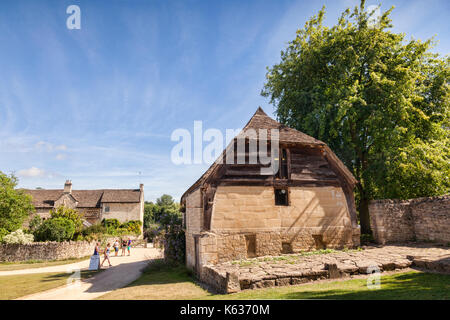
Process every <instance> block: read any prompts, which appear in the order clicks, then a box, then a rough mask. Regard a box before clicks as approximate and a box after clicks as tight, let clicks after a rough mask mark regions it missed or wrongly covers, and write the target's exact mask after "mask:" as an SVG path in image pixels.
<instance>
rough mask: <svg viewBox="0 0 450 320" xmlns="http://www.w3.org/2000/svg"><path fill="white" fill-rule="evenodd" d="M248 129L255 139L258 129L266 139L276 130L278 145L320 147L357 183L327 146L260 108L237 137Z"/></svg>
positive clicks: (215, 166) (205, 176) (209, 172)
mask: <svg viewBox="0 0 450 320" xmlns="http://www.w3.org/2000/svg"><path fill="white" fill-rule="evenodd" d="M249 129H254V130H255V131H256V134H257V138H259V133H260V132H259V129H268V130H267V139H270V137H271V129H278V131H279V143H280V144H294V145H306V146H308V145H309V146H320V147H322V148H323V149H324V150H325V151H326V152H327V153H328V154H329V155H330V158H331V159H332V160H333V161H334V162H335V163H336V165H337V167H338V168H339V170H340V171H341V172H342V174H343V175H344V176H345V178H346V179H348V181H349V182H350V183H351V184H352V185H354V184H356V183H357V180H356V179H355V177H353V175H352V173H351V172H350V171H349V170H348V168H347V167H346V166H345V165H344V164H343V163H342V161H341V160H340V159H339V158H338V157H337V156H336V155H335V154H334V152H333V151H332V150H331V149H330V148H329V147H328V146H327V144H326V143H325V142H323V141H320V140H318V139H315V138H313V137H311V136H309V135H307V134H306V133H303V132H301V131H298V130H295V129H292V128H289V127H287V126H285V125H283V124H281V123H279V122H278V121H276V120H274V119H272V118H271V117H269V116H268V115H267V114H266V113H265V112H264V110H263V109H262V108H261V107H258V109H257V110H256V112H255V113H254V115H253V116H252V117H251V119H250V120H249V121H248V123H247V124H246V125H245V127H244V128H243V129H242V131H241V132H240V133H239V134H238V135H237V137H239V136H241V135H243V134H245V133H246V132H248V130H249ZM233 144H234V140H232V141H231V142H230V144H229V145H228V146H227V148H226V149H225V150H224V151H223V152H222V155H221V156H219V159H220V158H221V157H223V156H224V155H225V152H226V150H227V149H228V148H230V147H233ZM219 166H220V165H219V164H218V162H217V160H216V161H215V162H214V163H213V164H212V165H211V166H210V167H209V168H208V170H206V171H205V173H203V175H202V176H201V177H200V178H199V179H198V180H197V181H196V182H195V183H194V184H193V185H192V186H191V187H189V189H188V190H186V192H185V193H184V194H183V195H182V196H181V202H183V199H184V198H185V196H186V195H188V194H189V193H191V192H192V191H194V190H196V189H197V188H198V187H199V186H201V185H202V184H203V183H205V182H206V180H207V179H208V178H209V177H210V176H211V175H212V174H213V172H214V171H215V170H217V169H218V168H219Z"/></svg>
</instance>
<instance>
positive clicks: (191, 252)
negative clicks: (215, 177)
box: [186, 189, 206, 269]
mask: <svg viewBox="0 0 450 320" xmlns="http://www.w3.org/2000/svg"><path fill="white" fill-rule="evenodd" d="M202 220H203V208H202V199H201V191H200V189H197V190H195V191H194V192H192V193H191V194H189V196H188V197H187V198H186V266H187V267H188V268H191V269H194V268H195V237H197V236H199V235H200V231H201V228H202ZM205 245H206V244H205Z"/></svg>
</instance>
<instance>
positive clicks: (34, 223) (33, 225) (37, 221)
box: [30, 215, 42, 233]
mask: <svg viewBox="0 0 450 320" xmlns="http://www.w3.org/2000/svg"><path fill="white" fill-rule="evenodd" d="M41 224H42V218H41V217H40V216H39V215H35V216H34V217H33V219H31V221H30V231H31V233H33V232H35V231H36V230H37V229H39V226H40V225H41Z"/></svg>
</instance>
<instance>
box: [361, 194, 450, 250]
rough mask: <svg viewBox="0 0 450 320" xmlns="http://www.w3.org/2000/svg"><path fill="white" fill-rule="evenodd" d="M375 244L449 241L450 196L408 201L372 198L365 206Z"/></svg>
mask: <svg viewBox="0 0 450 320" xmlns="http://www.w3.org/2000/svg"><path fill="white" fill-rule="evenodd" d="M369 211H370V220H371V227H372V231H373V235H374V238H375V240H376V241H377V242H378V243H381V244H384V243H390V242H391V243H392V242H405V241H413V240H417V241H436V242H441V243H450V195H445V196H441V197H431V198H418V199H411V200H375V201H371V203H370V205H369Z"/></svg>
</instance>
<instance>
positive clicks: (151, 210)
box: [144, 194, 180, 228]
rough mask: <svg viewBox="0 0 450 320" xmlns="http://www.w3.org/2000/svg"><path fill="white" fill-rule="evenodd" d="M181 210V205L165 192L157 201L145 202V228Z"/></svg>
mask: <svg viewBox="0 0 450 320" xmlns="http://www.w3.org/2000/svg"><path fill="white" fill-rule="evenodd" d="M179 212H180V205H179V204H178V203H176V202H175V200H174V199H173V197H172V196H170V195H168V194H163V195H162V196H161V197H159V198H158V199H156V203H153V202H146V203H145V204H144V228H149V227H150V225H151V224H153V223H159V222H160V220H161V219H162V218H163V217H164V216H167V215H173V214H177V213H179Z"/></svg>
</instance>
